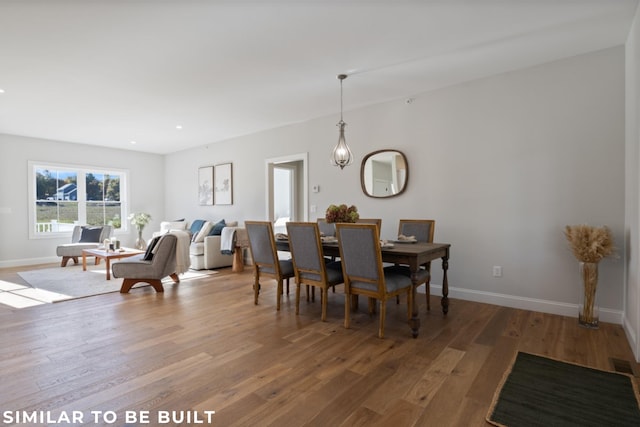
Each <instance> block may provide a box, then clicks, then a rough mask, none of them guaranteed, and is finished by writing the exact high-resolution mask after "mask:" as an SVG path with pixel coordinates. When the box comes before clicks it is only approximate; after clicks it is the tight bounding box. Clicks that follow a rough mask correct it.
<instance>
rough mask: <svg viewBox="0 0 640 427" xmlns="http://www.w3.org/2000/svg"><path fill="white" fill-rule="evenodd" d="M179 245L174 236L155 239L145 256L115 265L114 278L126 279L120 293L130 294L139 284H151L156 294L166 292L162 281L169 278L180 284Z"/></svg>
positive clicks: (167, 235) (125, 260)
mask: <svg viewBox="0 0 640 427" xmlns="http://www.w3.org/2000/svg"><path fill="white" fill-rule="evenodd" d="M177 243H178V238H177V237H176V236H175V235H174V234H163V235H162V236H158V237H155V238H154V241H152V243H151V244H150V245H149V247H148V248H147V252H146V253H145V254H140V255H136V256H134V257H131V258H126V259H124V260H122V261H120V262H117V263H115V264H113V266H112V267H111V269H112V271H113V277H116V278H124V280H123V282H122V287H121V288H120V293H123V294H126V293H128V292H129V290H131V288H132V287H133V285H135V284H136V283H139V282H144V283H148V284H150V285H151V286H153V288H154V289H155V290H156V292H164V287H163V286H162V279H163V278H165V277H167V276H170V277H171V278H172V279H173V281H174V282H175V283H179V282H180V279H179V278H178V274H177V273H176V246H177Z"/></svg>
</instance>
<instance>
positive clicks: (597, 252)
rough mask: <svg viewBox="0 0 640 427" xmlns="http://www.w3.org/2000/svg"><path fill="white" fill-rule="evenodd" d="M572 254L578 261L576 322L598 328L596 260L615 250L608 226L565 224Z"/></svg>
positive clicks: (565, 231) (597, 261)
mask: <svg viewBox="0 0 640 427" xmlns="http://www.w3.org/2000/svg"><path fill="white" fill-rule="evenodd" d="M564 234H565V237H566V238H567V241H568V242H569V247H570V248H571V250H572V252H573V255H574V256H575V257H576V259H577V260H578V261H579V262H580V277H581V279H582V286H583V298H582V301H581V304H580V306H579V315H578V321H579V322H580V324H581V325H584V326H588V327H593V328H596V327H598V313H597V307H596V289H597V286H598V263H599V262H600V261H601V260H602V259H603V258H606V257H608V256H610V255H612V254H613V253H614V252H615V247H614V246H613V238H612V237H611V230H609V228H608V227H592V226H589V225H584V224H582V225H573V226H570V225H567V226H566V227H565V230H564Z"/></svg>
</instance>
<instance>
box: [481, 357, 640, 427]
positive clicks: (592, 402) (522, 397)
mask: <svg viewBox="0 0 640 427" xmlns="http://www.w3.org/2000/svg"><path fill="white" fill-rule="evenodd" d="M487 421H489V422H490V423H491V424H494V425H497V426H509V427H515V426H582V427H584V426H598V427H602V426H640V406H639V404H638V390H637V388H636V385H635V382H634V380H633V377H631V376H630V375H626V374H620V373H617V372H606V371H601V370H598V369H593V368H587V367H584V366H579V365H574V364H571V363H565V362H560V361H557V360H553V359H549V358H546V357H541V356H536V355H533V354H529V353H522V352H519V353H518V354H517V356H516V359H515V361H514V363H513V364H512V366H511V368H510V370H509V371H508V372H507V373H506V374H505V378H504V379H503V381H502V383H501V384H500V385H499V386H498V389H497V391H496V394H495V396H494V399H493V404H492V406H491V408H490V409H489V413H488V415H487Z"/></svg>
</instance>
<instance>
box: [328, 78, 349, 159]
mask: <svg viewBox="0 0 640 427" xmlns="http://www.w3.org/2000/svg"><path fill="white" fill-rule="evenodd" d="M346 78H347V75H346V74H338V80H340V121H339V122H338V124H337V126H338V127H339V128H340V136H339V137H338V144H337V145H336V146H335V147H334V149H333V151H332V152H331V157H330V161H331V164H332V165H333V166H340V169H344V167H345V166H349V165H350V164H351V163H353V153H351V150H350V149H349V146H348V145H347V141H346V140H345V139H344V127H345V126H346V125H347V124H346V123H345V122H344V120H342V81H343V80H344V79H346Z"/></svg>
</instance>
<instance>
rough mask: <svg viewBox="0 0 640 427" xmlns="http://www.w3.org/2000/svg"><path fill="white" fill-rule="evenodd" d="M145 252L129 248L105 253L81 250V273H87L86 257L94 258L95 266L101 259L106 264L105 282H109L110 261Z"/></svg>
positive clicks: (94, 250)
mask: <svg viewBox="0 0 640 427" xmlns="http://www.w3.org/2000/svg"><path fill="white" fill-rule="evenodd" d="M144 252H145V251H140V250H138V249H131V248H121V249H117V250H115V251H105V250H104V249H83V250H82V271H87V257H96V265H98V264H100V260H101V259H103V260H105V261H106V263H107V266H106V267H107V280H111V260H112V259H120V258H128V257H131V256H134V255H138V254H143V253H144Z"/></svg>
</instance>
